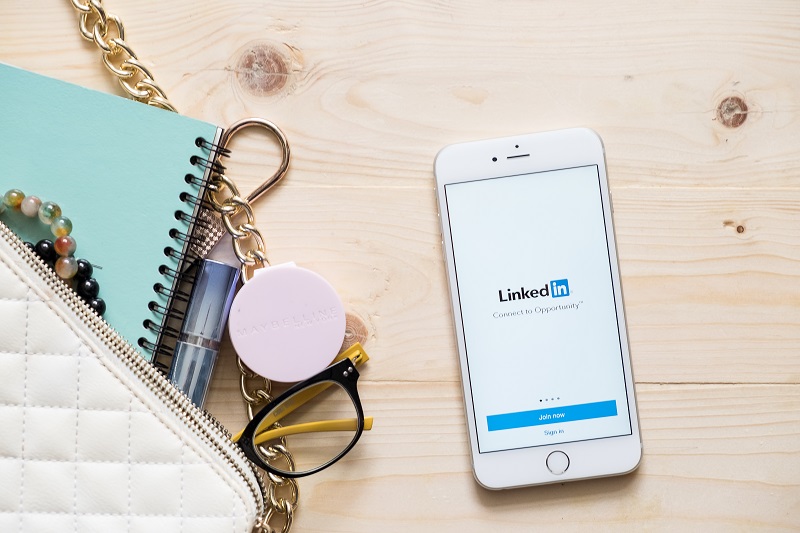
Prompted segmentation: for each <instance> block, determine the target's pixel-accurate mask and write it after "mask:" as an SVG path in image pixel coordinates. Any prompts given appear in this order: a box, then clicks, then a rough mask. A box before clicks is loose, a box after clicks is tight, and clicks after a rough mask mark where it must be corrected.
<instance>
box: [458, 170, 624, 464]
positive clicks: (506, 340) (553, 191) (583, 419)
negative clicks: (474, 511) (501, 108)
mask: <svg viewBox="0 0 800 533" xmlns="http://www.w3.org/2000/svg"><path fill="white" fill-rule="evenodd" d="M600 179H601V178H600V175H599V170H598V167H597V166H596V165H591V166H582V167H577V168H567V169H561V170H552V171H547V172H538V173H533V174H523V175H514V176H505V177H497V178H490V179H479V180H474V181H468V182H461V183H453V184H447V185H445V187H444V193H445V201H446V209H447V212H448V218H449V221H450V228H449V229H450V237H451V242H452V252H453V257H454V263H455V272H456V279H455V281H456V289H457V296H458V300H459V303H460V309H459V311H460V313H461V319H462V327H463V335H464V341H465V346H466V361H467V371H468V373H469V381H470V388H471V391H472V403H473V406H474V413H473V415H474V417H475V425H476V427H477V436H478V450H479V452H480V453H488V452H496V451H501V450H510V449H516V448H527V447H533V446H543V445H551V444H561V443H567V442H575V441H583V440H592V439H602V438H608V437H615V436H622V435H630V434H631V433H632V429H631V421H630V416H629V408H628V396H627V391H626V387H625V374H624V369H623V354H622V340H621V335H622V332H621V331H620V329H619V326H618V321H617V313H618V309H621V305H622V302H618V301H617V300H616V298H615V294H614V287H613V284H612V277H611V268H612V263H611V261H612V259H611V253H610V250H609V246H610V245H609V244H608V241H607V238H606V221H605V215H604V212H603V206H602V196H601V188H600Z"/></svg>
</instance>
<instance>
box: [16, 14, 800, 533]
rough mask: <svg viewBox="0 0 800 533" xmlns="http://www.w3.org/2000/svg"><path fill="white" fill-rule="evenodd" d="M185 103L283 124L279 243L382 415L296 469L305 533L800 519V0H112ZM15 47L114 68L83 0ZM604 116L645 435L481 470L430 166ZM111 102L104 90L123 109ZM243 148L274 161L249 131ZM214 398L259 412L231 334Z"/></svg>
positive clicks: (40, 56)
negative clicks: (355, 349) (615, 453)
mask: <svg viewBox="0 0 800 533" xmlns="http://www.w3.org/2000/svg"><path fill="white" fill-rule="evenodd" d="M103 4H104V5H105V7H106V8H107V9H108V10H109V11H110V12H112V13H114V14H117V15H118V16H119V17H120V18H121V19H122V20H123V21H124V23H125V28H126V39H127V41H128V42H129V43H130V44H131V45H133V48H134V49H135V50H136V52H137V53H138V55H139V57H140V58H141V59H142V60H143V61H144V63H145V65H147V66H148V67H150V68H151V69H152V70H153V72H154V74H155V77H156V80H157V81H158V82H159V83H160V84H161V85H162V86H163V87H164V88H165V90H166V93H167V95H168V96H169V97H170V99H171V100H172V101H173V102H174V103H175V105H176V106H177V107H178V109H179V110H180V111H181V112H182V113H184V114H186V115H190V116H192V117H196V118H201V119H204V120H207V121H210V122H214V123H217V124H220V125H222V126H225V125H228V124H231V123H232V122H234V121H236V120H238V119H240V118H243V117H247V116H252V115H257V116H262V117H266V118H269V119H271V120H273V121H275V122H276V123H277V124H279V125H280V126H281V127H282V128H283V129H284V131H285V132H286V135H287V136H288V138H289V141H290V143H291V146H292V149H293V159H292V163H291V167H290V171H289V173H288V175H287V177H286V179H285V181H284V182H282V183H281V184H280V185H279V186H278V187H277V188H276V189H275V190H274V191H272V192H271V193H270V194H269V195H267V196H266V197H264V198H263V199H262V200H261V201H259V202H258V204H257V206H256V214H257V221H258V226H259V227H260V228H261V230H262V232H263V234H264V236H265V238H266V241H267V244H268V248H269V257H270V259H271V261H273V262H276V263H279V262H284V261H295V262H296V263H298V264H299V265H302V266H305V267H307V268H310V269H312V270H315V271H316V272H318V273H320V274H322V275H323V276H324V277H326V278H327V279H328V280H329V281H330V282H331V283H332V284H333V285H334V286H335V287H336V288H337V289H338V291H339V292H340V294H341V296H342V298H343V300H344V302H345V306H346V308H347V310H348V312H349V313H351V314H352V316H353V317H354V322H353V325H354V327H353V331H352V333H353V334H354V335H356V336H358V337H359V338H363V340H364V346H365V348H366V349H367V351H368V353H369V354H370V356H371V360H370V362H369V363H367V365H366V366H365V368H364V369H363V373H362V381H361V383H360V391H361V395H362V399H363V403H364V406H365V409H366V411H367V412H368V414H370V415H373V416H374V417H375V427H374V429H373V430H372V431H371V432H369V433H365V435H364V436H363V438H362V440H361V442H360V443H359V444H358V446H357V448H356V449H355V450H354V451H353V452H352V453H351V454H350V455H349V456H347V457H346V458H345V459H344V460H343V461H341V463H339V464H337V465H336V466H335V467H333V468H330V469H328V470H326V471H324V472H322V473H319V474H317V475H315V476H312V477H310V478H306V479H303V480H302V481H301V483H300V504H299V508H298V511H297V515H296V519H295V524H294V529H293V531H297V532H343V531H355V532H400V531H403V532H405V531H436V532H440V531H442V532H447V531H453V532H455V531H458V532H461V531H476V532H477V531H497V532H501V531H533V530H537V531H538V530H558V531H563V530H584V529H593V530H594V529H600V530H614V531H617V530H632V531H640V530H656V531H658V530H670V531H672V530H703V531H751V530H762V529H763V530H785V531H790V530H794V531H797V530H798V529H800V64H799V63H800V2H798V1H797V0H784V1H778V0H775V1H773V0H764V1H762V2H752V1H744V0H726V1H722V0H713V1H705V2H697V1H695V0H678V1H674V2H662V3H655V2H648V3H644V2H636V1H633V0H615V1H612V2H604V3H600V2H593V1H589V0H567V1H564V2H544V1H542V2H531V1H525V0H504V1H499V2H498V1H477V0H464V1H460V2H458V1H453V0H450V1H448V0H440V1H428V0H405V1H401V0H369V1H363V2H354V1H350V0H313V1H311V0H309V1H297V0H291V1H290V0H272V1H263V0H249V1H235V0H217V1H213V2H212V1H207V0H202V1H198V0H172V1H170V2H161V1H157V0H137V1H127V0H105V1H104V2H103ZM0 9H1V10H2V16H0V60H1V61H4V62H8V63H11V64H14V65H17V66H21V67H24V68H27V69H30V70H33V71H36V72H39V73H42V74H46V75H50V76H54V77H57V78H60V79H64V80H67V81H71V82H74V83H78V84H81V85H84V86H88V87H92V88H96V89H99V90H102V91H106V92H112V93H115V94H122V93H121V90H120V89H119V87H118V86H117V85H116V82H114V81H113V80H112V79H111V77H110V75H109V74H108V73H107V72H106V71H105V70H104V68H103V67H102V65H101V63H100V56H99V53H98V51H97V49H95V48H94V46H93V45H91V44H90V43H87V42H85V41H83V40H82V39H80V37H79V36H78V28H77V18H76V15H75V13H74V11H73V9H72V7H71V6H70V3H69V2H68V1H66V0H63V1H59V2H27V1H23V0H9V1H6V2H3V6H2V8H0ZM572 126H587V127H591V128H593V129H595V130H596V131H598V132H599V133H600V135H601V136H602V137H603V140H604V142H605V147H606V152H607V158H608V174H609V178H610V183H611V189H612V193H613V196H614V201H615V220H616V224H617V237H618V242H619V257H620V263H621V265H620V266H621V271H622V278H623V286H624V289H625V296H626V304H627V313H628V321H629V322H628V324H629V328H630V341H631V351H632V357H633V367H634V372H635V377H636V384H637V397H638V399H639V404H640V417H641V426H642V436H643V440H644V458H643V461H642V464H641V467H640V468H639V469H638V471H636V472H635V473H633V474H631V475H628V476H624V477H617V478H607V479H602V480H594V481H588V482H576V483H567V484H561V485H550V486H544V487H537V488H529V489H518V490H513V491H503V492H489V491H486V490H484V489H482V488H480V487H479V486H478V485H477V484H476V483H475V481H474V480H473V478H472V474H471V471H470V460H469V455H468V445H467V435H466V428H465V422H464V409H463V404H462V399H461V392H460V388H459V381H458V362H457V356H456V350H455V344H454V336H453V325H452V320H451V317H450V309H449V306H448V301H447V296H446V280H445V275H444V267H443V264H442V255H441V245H440V236H439V227H438V222H437V217H436V207H435V202H434V192H433V173H432V164H433V158H434V156H435V155H436V153H437V151H438V150H439V149H440V148H441V147H443V146H444V145H446V144H450V143H453V142H458V141H465V140H473V139H480V138H488V137H494V136H503V135H511V134H517V133H527V132H534V131H544V130H550V129H558V128H564V127H572ZM115 127H119V128H123V129H124V124H122V125H115V124H114V122H113V117H110V120H109V128H110V130H111V131H113V129H114V128H115ZM233 149H234V157H233V158H232V159H231V162H230V173H229V174H230V175H231V176H232V177H233V178H234V179H235V180H236V181H237V182H238V183H239V185H240V186H241V188H242V190H246V191H249V190H251V189H252V188H254V187H255V186H256V185H257V184H258V183H260V181H261V180H262V179H264V178H265V177H266V176H267V174H268V173H269V172H270V168H271V167H274V165H275V164H276V162H277V160H276V158H275V154H276V153H277V151H276V149H275V147H274V146H272V145H271V143H270V142H269V141H268V140H266V137H263V136H261V135H260V134H258V133H257V132H254V133H252V134H250V133H248V134H247V135H245V136H243V137H242V138H241V139H239V140H237V141H236V143H235V145H234V146H233ZM207 407H208V408H209V410H210V411H211V412H213V413H214V414H215V415H216V416H217V417H218V418H220V419H221V420H222V421H223V422H224V423H225V424H226V425H227V426H228V427H230V428H231V429H234V428H238V426H240V425H241V424H242V423H243V422H244V418H245V417H244V412H243V408H242V404H241V401H240V399H239V396H238V380H237V371H236V367H235V363H234V353H233V351H232V349H231V347H230V345H229V344H228V345H226V347H225V349H224V351H223V359H222V360H221V362H220V368H219V370H218V372H217V374H216V376H215V378H214V383H213V389H212V392H211V398H210V401H209V403H208V405H207Z"/></svg>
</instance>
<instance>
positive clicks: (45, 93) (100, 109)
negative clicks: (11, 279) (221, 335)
mask: <svg viewBox="0 0 800 533" xmlns="http://www.w3.org/2000/svg"><path fill="white" fill-rule="evenodd" d="M217 130H218V128H217V127H216V126H214V125H213V124H209V123H206V122H201V121H198V120H194V119H191V118H188V117H185V116H182V115H179V114H177V113H171V112H168V111H164V110H161V109H156V108H154V107H150V106H147V105H144V104H141V103H138V102H134V101H131V100H126V99H124V98H121V97H118V96H114V95H110V94H105V93H101V92H97V91H93V90H89V89H86V88H83V87H79V86H76V85H73V84H70V83H66V82H62V81H59V80H55V79H52V78H47V77H44V76H40V75H38V74H34V73H31V72H28V71H25V70H22V69H18V68H15V67H12V66H9V65H4V64H2V63H0V157H1V158H2V160H3V169H2V171H0V175H1V176H2V179H0V195H2V194H4V193H5V191H7V190H8V189H12V188H17V189H21V190H22V191H23V192H24V193H25V194H31V195H35V196H38V197H39V198H41V199H42V200H43V201H48V200H49V201H53V202H56V203H57V204H59V205H60V206H61V208H62V210H63V214H64V216H66V217H68V218H69V219H70V220H72V223H73V231H72V236H73V237H74V238H75V240H76V241H77V243H78V247H77V250H76V252H75V257H77V258H83V259H87V260H88V261H90V262H91V263H92V264H93V265H94V266H95V270H94V277H95V278H96V279H97V281H98V283H99V284H100V297H101V298H103V299H104V300H105V301H106V304H107V311H106V313H105V315H104V318H105V319H106V321H108V323H109V324H110V325H111V326H112V327H114V329H116V330H117V331H118V332H119V333H120V334H122V336H123V337H125V338H126V339H127V340H128V341H129V342H130V343H131V344H133V345H135V346H137V341H138V339H139V338H140V337H144V338H146V339H148V340H149V341H150V342H153V343H155V342H156V334H155V333H153V332H151V331H150V330H148V329H146V328H145V327H144V326H143V322H144V321H145V320H146V319H150V320H152V321H154V322H155V323H156V324H160V323H161V322H162V317H161V315H159V314H158V313H155V312H153V311H151V310H150V309H149V307H148V303H149V302H150V301H156V302H157V303H159V304H160V305H166V304H167V298H166V297H164V296H161V295H158V294H156V293H155V292H154V291H153V286H154V285H155V284H156V283H162V284H164V285H165V286H167V287H169V286H170V285H171V281H170V280H169V279H165V277H164V276H163V275H162V274H160V273H159V265H162V264H165V265H168V266H170V267H171V268H176V266H177V264H176V262H175V260H174V259H171V258H169V257H167V256H166V255H165V254H164V249H165V248H167V247H173V248H176V249H178V250H180V249H181V248H182V242H181V241H179V240H177V239H174V238H172V237H170V229H171V228H177V229H179V230H180V231H182V232H186V231H187V229H188V228H187V227H186V225H185V223H183V222H180V221H178V220H176V219H175V212H176V211H183V212H189V213H191V211H192V206H191V205H190V204H187V203H185V202H184V201H182V200H181V198H180V195H181V193H182V192H184V191H187V192H191V193H192V194H197V193H198V191H197V188H196V187H192V186H190V185H188V184H187V183H186V181H185V180H184V177H185V176H186V175H187V174H194V175H196V176H200V177H202V169H201V168H199V167H196V166H194V165H192V164H191V162H190V158H191V156H192V155H199V156H207V155H208V154H207V153H204V152H203V150H202V149H200V148H198V147H197V146H196V145H195V139H196V138H197V137H203V138H205V139H210V140H213V139H214V138H215V135H216V134H217ZM0 218H2V219H3V220H4V221H7V223H8V224H9V226H10V227H11V228H12V229H14V230H15V231H17V232H18V234H20V236H21V237H22V238H23V239H25V240H28V241H32V242H36V241H38V240H40V239H42V238H53V237H52V235H51V234H50V233H49V230H48V228H46V226H45V225H44V224H42V223H41V222H40V221H39V220H38V219H27V218H26V217H24V216H23V215H21V214H20V213H10V212H9V211H6V213H4V214H2V215H0ZM140 351H141V352H142V354H143V355H144V356H145V357H147V358H148V359H150V358H151V357H152V356H151V354H150V353H149V352H147V351H145V350H140Z"/></svg>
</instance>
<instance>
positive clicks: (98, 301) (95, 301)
mask: <svg viewBox="0 0 800 533" xmlns="http://www.w3.org/2000/svg"><path fill="white" fill-rule="evenodd" d="M88 303H89V307H91V308H92V309H94V310H95V312H97V314H98V315H100V316H103V313H105V312H106V302H105V300H103V299H102V298H92V299H91V300H89V302H88Z"/></svg>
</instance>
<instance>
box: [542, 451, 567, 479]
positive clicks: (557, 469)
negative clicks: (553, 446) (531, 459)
mask: <svg viewBox="0 0 800 533" xmlns="http://www.w3.org/2000/svg"><path fill="white" fill-rule="evenodd" d="M567 468H569V456H568V455H567V454H565V453H564V452H553V453H551V454H550V455H548V456H547V469H548V470H550V472H552V473H553V474H555V475H557V476H560V475H561V474H563V473H564V472H566V471H567Z"/></svg>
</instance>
